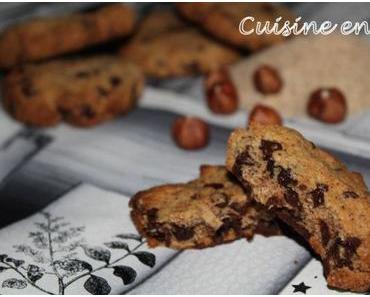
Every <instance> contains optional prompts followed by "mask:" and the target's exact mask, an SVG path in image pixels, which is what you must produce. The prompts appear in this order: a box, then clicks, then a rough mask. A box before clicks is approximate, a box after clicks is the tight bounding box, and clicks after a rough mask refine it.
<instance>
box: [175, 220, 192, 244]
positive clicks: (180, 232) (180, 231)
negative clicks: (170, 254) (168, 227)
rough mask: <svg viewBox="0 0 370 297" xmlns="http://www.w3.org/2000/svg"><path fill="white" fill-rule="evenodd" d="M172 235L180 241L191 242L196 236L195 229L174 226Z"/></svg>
mask: <svg viewBox="0 0 370 297" xmlns="http://www.w3.org/2000/svg"><path fill="white" fill-rule="evenodd" d="M172 233H173V235H174V236H175V237H176V239H177V240H179V241H184V240H189V239H190V238H192V237H193V236H194V229H193V228H189V227H182V226H178V225H176V224H172Z"/></svg>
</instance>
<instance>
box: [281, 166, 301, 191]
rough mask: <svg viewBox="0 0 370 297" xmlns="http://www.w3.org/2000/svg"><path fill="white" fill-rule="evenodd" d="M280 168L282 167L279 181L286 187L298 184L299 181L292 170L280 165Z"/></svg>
mask: <svg viewBox="0 0 370 297" xmlns="http://www.w3.org/2000/svg"><path fill="white" fill-rule="evenodd" d="M279 168H280V172H279V175H278V178H277V180H278V183H279V184H280V185H282V186H283V187H285V188H287V187H289V186H291V185H293V186H295V185H296V184H297V181H296V180H295V179H294V178H293V177H292V174H291V170H290V169H284V168H282V167H279Z"/></svg>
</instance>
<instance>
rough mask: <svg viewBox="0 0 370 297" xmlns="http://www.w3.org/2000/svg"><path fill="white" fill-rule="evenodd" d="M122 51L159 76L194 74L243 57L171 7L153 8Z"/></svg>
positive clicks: (147, 71) (148, 72)
mask: <svg viewBox="0 0 370 297" xmlns="http://www.w3.org/2000/svg"><path fill="white" fill-rule="evenodd" d="M120 52H121V54H122V55H123V56H124V57H126V58H128V59H131V60H133V61H135V62H136V63H137V64H138V65H140V66H141V67H142V69H143V71H144V72H145V74H147V75H148V76H151V77H155V78H165V77H175V76H183V75H194V74H199V73H204V72H208V71H210V70H212V69H217V68H219V67H222V66H224V65H228V64H231V63H233V62H235V61H237V60H238V59H239V57H240V56H239V54H238V53H237V52H236V51H235V50H233V49H230V48H229V47H227V46H224V45H222V44H220V43H218V42H216V41H214V40H212V39H210V38H208V37H206V36H205V35H203V34H202V33H200V32H199V31H198V30H197V29H196V28H194V27H193V26H191V25H189V24H187V23H186V22H184V21H182V20H181V19H180V18H178V17H177V16H176V15H175V14H174V13H173V12H171V11H156V10H155V11H153V12H151V13H150V14H149V15H148V16H147V17H146V18H145V19H144V20H143V22H142V23H141V26H140V27H139V30H138V32H137V33H136V35H135V36H134V37H133V39H132V41H131V42H130V43H129V44H128V45H124V46H123V47H122V49H121V51H120Z"/></svg>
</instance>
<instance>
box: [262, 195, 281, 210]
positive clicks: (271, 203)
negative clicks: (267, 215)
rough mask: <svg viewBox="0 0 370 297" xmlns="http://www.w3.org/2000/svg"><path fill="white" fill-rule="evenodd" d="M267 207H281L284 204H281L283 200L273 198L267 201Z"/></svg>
mask: <svg viewBox="0 0 370 297" xmlns="http://www.w3.org/2000/svg"><path fill="white" fill-rule="evenodd" d="M266 206H267V208H272V207H281V206H282V203H281V200H280V199H279V198H278V197H276V196H272V197H270V198H269V199H268V200H267V202H266Z"/></svg>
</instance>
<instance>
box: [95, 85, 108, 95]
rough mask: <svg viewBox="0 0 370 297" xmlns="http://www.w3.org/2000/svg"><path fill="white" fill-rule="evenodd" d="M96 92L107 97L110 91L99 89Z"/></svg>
mask: <svg viewBox="0 0 370 297" xmlns="http://www.w3.org/2000/svg"><path fill="white" fill-rule="evenodd" d="M96 90H97V91H98V94H99V95H100V96H103V97H105V96H107V95H108V91H107V90H106V89H104V88H102V87H97V88H96Z"/></svg>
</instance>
